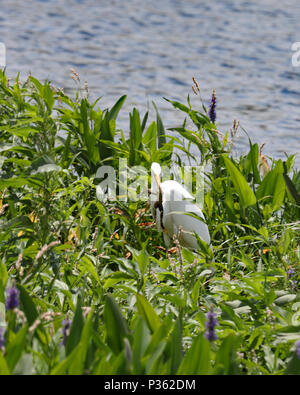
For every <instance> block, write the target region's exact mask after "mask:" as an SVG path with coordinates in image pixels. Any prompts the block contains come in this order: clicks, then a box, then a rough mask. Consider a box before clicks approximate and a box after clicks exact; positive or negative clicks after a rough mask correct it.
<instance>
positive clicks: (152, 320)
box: [136, 294, 161, 333]
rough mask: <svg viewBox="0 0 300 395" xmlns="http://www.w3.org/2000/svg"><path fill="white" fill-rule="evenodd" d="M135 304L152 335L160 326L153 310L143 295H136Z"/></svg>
mask: <svg viewBox="0 0 300 395" xmlns="http://www.w3.org/2000/svg"><path fill="white" fill-rule="evenodd" d="M136 303H137V308H138V311H139V313H140V314H141V316H142V317H143V318H144V320H145V321H146V323H147V325H148V328H149V329H150V331H151V332H152V333H153V332H155V331H156V330H157V329H158V328H159V326H160V324H161V323H160V319H159V317H158V315H157V314H156V312H155V310H154V309H153V307H152V306H151V304H150V303H149V302H148V301H147V299H146V298H145V297H144V296H143V295H140V294H137V295H136Z"/></svg>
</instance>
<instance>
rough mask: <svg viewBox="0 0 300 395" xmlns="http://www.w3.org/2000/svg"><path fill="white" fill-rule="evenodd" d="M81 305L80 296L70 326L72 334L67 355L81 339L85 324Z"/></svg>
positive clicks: (69, 338)
mask: <svg viewBox="0 0 300 395" xmlns="http://www.w3.org/2000/svg"><path fill="white" fill-rule="evenodd" d="M81 306H82V302H81V297H80V296H78V299H77V305H76V310H75V314H74V318H73V321H72V324H71V328H70V334H69V336H68V339H67V344H66V355H69V354H70V353H71V352H72V351H73V350H74V348H75V347H76V346H77V344H78V343H79V341H80V337H81V332H82V328H83V325H84V322H83V316H82V307H81Z"/></svg>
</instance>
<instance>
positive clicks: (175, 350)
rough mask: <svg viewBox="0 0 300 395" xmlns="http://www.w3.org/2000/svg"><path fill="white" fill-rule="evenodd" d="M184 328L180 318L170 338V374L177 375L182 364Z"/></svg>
mask: <svg viewBox="0 0 300 395" xmlns="http://www.w3.org/2000/svg"><path fill="white" fill-rule="evenodd" d="M181 343H182V327H181V318H180V317H178V318H177V320H176V321H175V324H174V328H173V331H172V333H171V337H170V349H169V351H170V364H171V366H170V374H176V372H177V370H178V367H179V365H180V363H181V360H182V357H183V354H182V346H181Z"/></svg>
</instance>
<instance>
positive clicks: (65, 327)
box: [61, 319, 72, 346]
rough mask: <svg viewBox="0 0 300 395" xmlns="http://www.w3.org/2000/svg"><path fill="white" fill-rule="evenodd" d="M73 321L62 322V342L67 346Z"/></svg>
mask: <svg viewBox="0 0 300 395" xmlns="http://www.w3.org/2000/svg"><path fill="white" fill-rule="evenodd" d="M71 323H72V321H71V320H68V319H65V320H63V321H62V323H61V324H62V327H63V330H62V331H63V340H62V344H63V345H64V346H65V345H66V344H67V339H68V336H69V330H70V326H71Z"/></svg>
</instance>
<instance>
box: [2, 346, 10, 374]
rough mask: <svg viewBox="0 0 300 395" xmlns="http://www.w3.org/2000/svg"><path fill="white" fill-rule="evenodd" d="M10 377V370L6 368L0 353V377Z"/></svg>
mask: <svg viewBox="0 0 300 395" xmlns="http://www.w3.org/2000/svg"><path fill="white" fill-rule="evenodd" d="M7 375H10V370H9V368H8V366H7V363H6V360H5V358H4V356H3V354H2V352H1V351H0V376H7Z"/></svg>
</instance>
